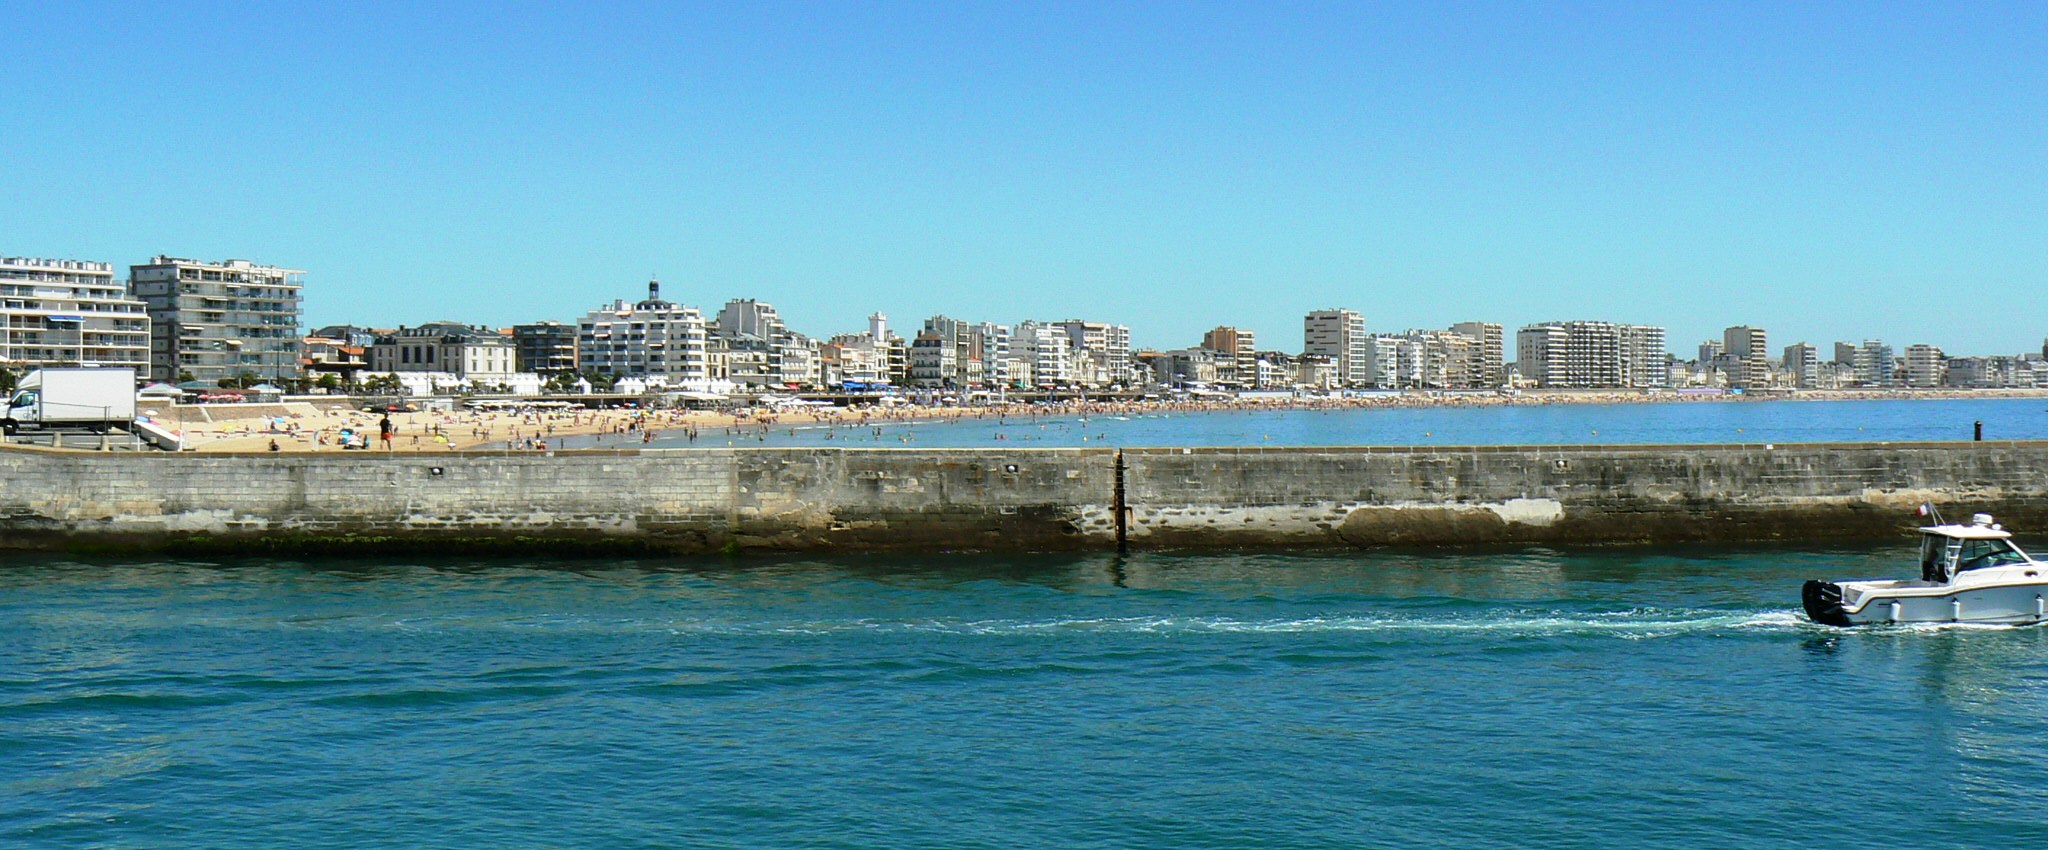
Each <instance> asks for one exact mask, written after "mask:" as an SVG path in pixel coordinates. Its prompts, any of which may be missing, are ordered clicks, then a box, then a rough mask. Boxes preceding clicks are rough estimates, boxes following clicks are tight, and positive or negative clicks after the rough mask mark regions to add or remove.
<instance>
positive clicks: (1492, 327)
mask: <svg viewBox="0 0 2048 850" xmlns="http://www.w3.org/2000/svg"><path fill="white" fill-rule="evenodd" d="M1451 332H1452V333H1455V334H1458V335H1460V336H1463V337H1465V338H1466V339H1469V340H1472V341H1473V343H1474V345H1475V346H1476V347H1475V349H1474V350H1473V353H1472V358H1473V360H1472V367H1471V372H1470V373H1469V374H1470V378H1469V384H1468V385H1469V386H1473V387H1498V386H1501V385H1503V384H1505V383H1507V375H1506V374H1505V373H1506V370H1507V341H1506V334H1505V333H1504V332H1503V331H1502V329H1501V326H1500V323H1499V322H1459V323H1457V324H1455V325H1452V326H1451Z"/></svg>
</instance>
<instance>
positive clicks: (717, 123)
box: [0, 0, 2048, 356]
mask: <svg viewBox="0 0 2048 850" xmlns="http://www.w3.org/2000/svg"><path fill="white" fill-rule="evenodd" d="M420 6H435V7H436V8H424V9H423V8H419V7H420ZM0 32H4V33H5V34H6V45H7V46H6V49H5V50H4V51H0V114H4V115H5V127H4V129H0V190H4V191H5V193H6V200H5V201H4V202H0V253H5V254H9V255H31V256H57V257H73V258H84V259H101V260H108V261H111V262H114V263H115V264H116V265H117V266H123V267H125V266H126V265H127V264H129V263H135V262H140V261H143V260H144V259H146V258H147V257H149V256H151V255H153V254H156V253H169V254H174V255H180V256H190V257H199V258H205V259H220V258H226V257H237V258H249V259H255V260H259V261H263V262H271V263H276V264H280V265H287V266H292V267H296V268H302V269H306V270H308V271H309V272H310V273H309V275H308V276H307V293H306V318H307V321H308V323H309V324H312V325H317V324H329V323H341V322H352V323H360V324H371V325H396V324H401V323H404V324H417V323H419V322H423V321H428V320H433V319H442V318H447V319H455V320H460V321H467V322H472V323H479V324H492V325H505V324H511V323H514V322H522V321H534V320H541V319H559V320H565V321H566V320H573V319H574V318H575V317H577V316H579V315H581V314H582V313H583V312H585V311H587V310H589V309H591V308H593V307H595V306H597V305H598V304H600V303H602V302H606V301H608V300H609V299H612V298H615V297H629V298H630V297H638V296H639V295H640V294H641V293H643V292H644V291H645V283H646V280H647V277H648V275H649V274H650V273H655V272H658V273H659V274H660V276H661V278H662V281H663V283H664V286H665V289H664V293H665V294H667V295H669V296H670V297H671V298H673V299H675V300H680V301H683V302H685V303H690V304H695V305H697V306H699V307H702V308H705V309H706V310H707V311H715V310H716V309H717V308H718V307H719V305H721V304H722V303H724V301H725V300H726V299H728V298H733V297H756V298H761V299H764V300H767V301H770V302H772V303H774V304H775V305H776V306H777V307H778V308H780V309H781V311H782V313H783V315H784V316H785V318H786V319H788V320H789V322H790V323H791V324H792V325H793V326H794V327H795V328H796V329H798V330H800V331H803V332H806V333H809V334H813V335H816V336H828V335H830V334H833V333H839V332H848V331H854V330H858V329H860V328H861V327H862V321H863V317H864V316H865V315H866V314H867V313H869V312H871V311H874V310H882V311H885V312H887V313H888V314H889V315H890V317H891V319H892V321H893V322H894V323H895V324H896V326H897V327H899V328H905V329H909V328H914V327H915V325H916V324H917V323H919V322H921V321H922V319H923V318H924V317H926V316H928V315H931V314H933V313H939V312H943V313H946V314H949V315H953V316H957V317H961V318H968V319H975V320H991V321H1001V322H1014V321H1018V320H1020V319H1024V318H1047V319H1061V318H1070V317H1084V318H1096V319H1105V320H1110V321H1116V322H1121V323H1125V324H1128V325H1131V326H1132V328H1133V336H1134V339H1135V341H1136V342H1137V343H1138V344H1139V345H1141V346H1144V345H1152V346H1181V345H1191V344H1194V343H1195V342H1197V341H1198V339H1199V335H1200V333H1201V332H1202V331H1203V330H1205V329H1207V328H1210V327H1213V326H1215V325H1218V324H1235V325H1240V326H1244V327H1249V328H1251V329H1253V330H1255V331H1257V332H1258V333H1259V335H1260V338H1261V342H1262V344H1263V346H1265V347H1278V348H1285V349H1289V350H1298V349H1299V347H1300V345H1301V314H1302V313H1304V312H1306V311H1308V310H1311V309H1316V308H1321V307H1328V306H1348V307H1353V308H1356V309H1359V310H1362V311H1364V312H1365V314H1366V317H1367V323H1368V325H1369V327H1370V328H1372V329H1373V330H1376V331H1392V330H1400V329H1404V328H1408V327H1442V326H1446V325H1448V324H1450V323H1452V322H1456V321H1461V320H1468V319H1483V320H1490V321H1498V322H1501V323H1503V324H1505V325H1507V326H1508V328H1509V334H1510V338H1511V339H1512V334H1513V328H1514V327H1515V326H1517V325H1520V324H1524V323H1528V322H1535V321H1543V320H1548V319H1566V318H1591V319H1607V320H1613V321H1628V322H1640V323H1649V324H1662V325H1665V326H1667V327H1669V328H1670V339H1671V346H1672V348H1673V349H1674V350H1676V351H1677V352H1679V353H1681V354H1683V355H1686V356H1690V354H1691V352H1692V349H1693V346H1694V344H1695V343H1697V342H1698V341H1699V340H1700V339H1702V338H1705V337H1707V336H1710V335H1712V336H1718V335H1719V332H1720V329H1721V328H1722V327H1724V326H1726V325H1732V324H1744V323H1747V324H1758V325H1762V326H1763V327H1765V328H1767V329H1768V330H1769V331H1770V334H1771V336H1770V340H1771V344H1772V346H1773V348H1774V349H1775V348H1776V347H1778V346H1782V345H1784V344H1786V343H1789V342H1793V341H1797V340H1800V339H1805V340H1808V341H1811V342H1814V343H1816V344H1819V345H1821V346H1823V348H1825V347H1826V345H1827V343H1829V342H1831V341H1833V340H1835V339H1862V338H1865V337H1882V338H1885V339H1887V340H1889V341H1891V342H1892V343H1893V344H1894V345H1897V346H1901V347H1903V346H1904V345H1906V344H1908V343H1913V342H1932V343H1935V344H1937V345H1941V346H1943V347H1944V348H1946V349H1948V350H1949V351H1951V352H1953V353H2012V352H2017V351H2022V350H2037V349H2038V348H2039V347H2040V346H2041V343H2042V337H2043V336H2044V335H2048V4H2044V3H2040V2H2029V3H2017V4H2010V5H2005V4H1992V3H1975V4H1954V3H1928V4H1888V3H1869V2H1853V3H1839V4H1829V3H1804V2H1802V3H1783V2H1759V3H1739V2H1712V3H1699V4H1682V3H1660V2H1632V3H1612V4H1608V3H1597V4H1592V3H1589V4H1579V3H1484V2H1479V3H1471V2H1455V0H1453V2H1426V3H1413V4H1376V3H1366V2H1340V3H1330V4H1290V3H1275V2H1257V3H1248V2H1235V3H1224V4H1198V3H1186V4H1109V3H1101V2H1086V3H1076V4H1072V5H1059V4H1053V3H1000V4H997V3H988V4H980V3H965V2H924V3H914V4H910V3H893V4H892V3H858V4H843V5H842V4H832V3H792V4H743V3H695V4H685V3H673V2H660V3H651V4H647V5H632V4H627V3H611V2H606V3H564V4H559V5H532V4H523V3H511V4H500V3H478V4H475V5H473V6H468V7H463V6H459V5H457V4H446V5H445V6H443V5H442V4H403V5H392V6H378V5H374V4H364V5H356V4H333V3H317V4H307V5H304V6H292V5H288V4H283V3H261V4H222V5H218V6H214V5H207V6H191V5H187V4H180V3H140V4H133V5H108V6H101V5H94V4H88V3H70V2H60V3H45V2H22V0H0ZM1511 344H1512V343H1511Z"/></svg>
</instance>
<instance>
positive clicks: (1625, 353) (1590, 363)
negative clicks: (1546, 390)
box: [1515, 321, 1671, 389]
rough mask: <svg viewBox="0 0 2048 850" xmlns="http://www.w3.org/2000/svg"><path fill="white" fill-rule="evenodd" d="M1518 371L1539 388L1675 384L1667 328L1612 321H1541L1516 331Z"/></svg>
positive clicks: (1601, 387) (1639, 386)
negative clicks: (1666, 346) (1665, 331)
mask: <svg viewBox="0 0 2048 850" xmlns="http://www.w3.org/2000/svg"><path fill="white" fill-rule="evenodd" d="M1515 364H1516V370H1517V371H1518V372H1519V373H1520V374H1521V375H1522V377H1523V378H1524V379H1525V380H1528V381H1530V382H1532V383H1534V384H1535V385H1536V386H1539V387H1560V388H1581V389H1622V388H1636V389H1642V388H1650V387H1668V386H1670V385H1671V353H1670V352H1669V351H1668V350H1666V349H1665V347H1664V329H1663V328H1661V327H1656V326H1654V325H1624V324H1615V323H1612V322H1585V321H1572V322H1542V323H1539V324H1534V325H1527V326H1524V327H1523V328H1522V329H1521V330H1519V331H1517V332H1516V333H1515Z"/></svg>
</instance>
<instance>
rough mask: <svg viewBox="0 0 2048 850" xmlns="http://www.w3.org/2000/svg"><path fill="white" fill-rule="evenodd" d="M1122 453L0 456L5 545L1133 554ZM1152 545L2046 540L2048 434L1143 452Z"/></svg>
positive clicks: (1138, 492) (1144, 539) (1138, 467)
mask: <svg viewBox="0 0 2048 850" xmlns="http://www.w3.org/2000/svg"><path fill="white" fill-rule="evenodd" d="M1116 464H1117V452H1116V451H1115V450H1112V449H1016V450H1004V449H961V450H911V449H682V450H656V451H621V452H596V451H589V452H583V451H572V452H555V453H521V454H503V453H482V452H479V453H447V454H417V455H416V454H393V455H383V454H375V453H358V452H349V453H341V452H333V453H324V454H255V455H193V454H179V455H148V454H145V455H119V454H87V453H73V452H52V451H45V450H36V449H27V448H8V449H5V450H0V546H8V547H14V548H58V547H66V546H78V545H113V546H129V545H134V546H144V547H153V546H179V545H190V546H200V547H211V546H222V547H233V546H244V545H254V546H264V545H286V546H289V547H292V548H311V549H317V548H319V547H320V546H322V545H335V546H341V547H349V546H363V545H369V544H384V545H391V546H398V547H420V546H423V545H424V546H434V545H457V544H476V545H482V544H493V543H495V544H497V545H504V546H549V545H552V546H561V547H574V546H583V545H623V546H631V547H647V548H653V549H660V550H670V551H704V550H717V549H727V548H771V549H785V550H833V549H1075V548H1108V547H1111V546H1114V545H1115V539H1116V538H1115V534H1116V515H1115V512H1114V511H1113V510H1112V507H1111V506H1112V504H1113V503H1114V500H1115V493H1116V481H1117V474H1118V473H1117V470H1116ZM1123 464H1124V466H1125V469H1124V471H1123V473H1122V478H1123V481H1124V492H1125V496H1126V500H1127V503H1128V504H1129V506H1130V512H1129V515H1128V517H1129V518H1128V523H1129V539H1130V542H1131V545H1133V546H1134V547H1140V548H1181V547H1192V548H1200V547H1219V546H1223V547H1263V546H1305V545H1306V546H1369V545H1381V544H1431V545H1435V544H1462V543H1496V542H1497V543H1508V542H1648V541H1680V540H1718V541H1742V540H1774V539H1828V538H1836V539H1846V538H1876V539H1885V538H1891V537H1893V536H1895V535H1896V534H1897V532H1898V529H1899V528H1900V527H1901V526H1903V525H1904V524H1906V522H1907V521H1908V516H1907V512H1908V511H1910V510H1911V509H1912V507H1913V506H1914V505H1916V504H1918V503H1919V502H1922V501H1933V502H1935V503H1937V504H1939V505H1941V506H1943V507H1944V508H1945V509H1947V510H1949V511H1950V513H1951V514H1957V513H1964V512H1967V511H1975V510H1988V511H1991V512H1994V513H1997V514H1999V515H2000V518H2001V520H2003V521H2006V522H2008V523H2009V524H2010V525H2012V526H2014V527H2016V528H2019V529H2021V530H2022V532H2023V533H2024V532H2026V531H2028V530H2041V531H2044V532H2048V443H2038V442H2036V443H2005V442H1993V443H1928V444H1891V445H1862V444H1859V445H1843V444H1828V445H1788V446H1604V447H1603V446H1555V447H1474V448H1341V449H1340V448H1275V449H1132V450H1128V451H1125V452H1124V453H1123Z"/></svg>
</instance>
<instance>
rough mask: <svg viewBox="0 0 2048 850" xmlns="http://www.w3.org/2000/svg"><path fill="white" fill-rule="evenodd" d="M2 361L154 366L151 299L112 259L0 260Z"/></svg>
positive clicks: (138, 368)
mask: <svg viewBox="0 0 2048 850" xmlns="http://www.w3.org/2000/svg"><path fill="white" fill-rule="evenodd" d="M0 363H5V364H9V365H14V366H72V365H78V366H128V367H131V368H134V369H135V370H136V372H137V373H138V374H143V373H147V372H148V371H149V314H148V313H147V305H145V304H144V303H143V302H142V301H139V300H137V299H134V298H131V297H129V296H128V290H127V287H126V286H124V285H122V284H121V282H119V281H116V280H114V267H113V265H112V264H110V263H101V262H94V261H91V260H45V259H36V258H29V257H6V258H0Z"/></svg>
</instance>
